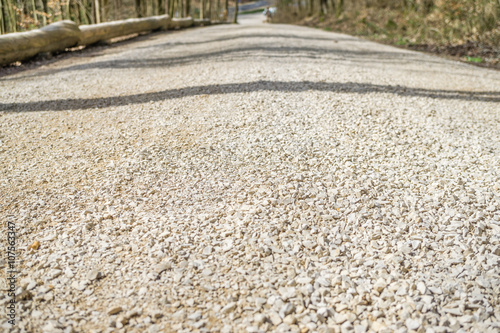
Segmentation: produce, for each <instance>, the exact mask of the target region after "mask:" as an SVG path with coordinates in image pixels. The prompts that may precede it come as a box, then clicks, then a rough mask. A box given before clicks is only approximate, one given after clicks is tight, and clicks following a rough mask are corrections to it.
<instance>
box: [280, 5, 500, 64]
mask: <svg viewBox="0 0 500 333" xmlns="http://www.w3.org/2000/svg"><path fill="white" fill-rule="evenodd" d="M273 21H274V22H280V23H294V24H301V25H307V26H313V27H317V28H322V29H325V30H329V31H338V32H343V33H348V34H352V35H357V36H363V37H365V38H369V39H372V40H376V41H379V42H384V43H389V44H393V45H398V46H403V47H408V48H412V49H417V50H421V51H427V52H432V53H440V54H443V55H447V56H451V57H454V58H458V59H460V60H463V61H468V62H472V63H476V64H484V65H488V66H490V67H496V68H500V0H279V1H278V11H277V14H276V16H275V17H274V18H273Z"/></svg>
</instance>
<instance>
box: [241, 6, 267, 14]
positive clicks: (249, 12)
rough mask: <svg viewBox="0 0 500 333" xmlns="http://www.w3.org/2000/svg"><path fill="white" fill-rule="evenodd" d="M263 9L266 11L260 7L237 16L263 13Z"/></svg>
mask: <svg viewBox="0 0 500 333" xmlns="http://www.w3.org/2000/svg"><path fill="white" fill-rule="evenodd" d="M264 9H266V8H265V7H262V8H257V9H252V10H247V11H244V12H238V15H247V14H256V13H262V12H263V11H264Z"/></svg>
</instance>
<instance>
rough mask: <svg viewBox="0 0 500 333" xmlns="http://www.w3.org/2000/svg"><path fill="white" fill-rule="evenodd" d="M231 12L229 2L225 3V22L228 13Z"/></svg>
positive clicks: (227, 0)
mask: <svg viewBox="0 0 500 333" xmlns="http://www.w3.org/2000/svg"><path fill="white" fill-rule="evenodd" d="M228 10H229V0H226V2H225V3H224V21H225V22H227V13H228Z"/></svg>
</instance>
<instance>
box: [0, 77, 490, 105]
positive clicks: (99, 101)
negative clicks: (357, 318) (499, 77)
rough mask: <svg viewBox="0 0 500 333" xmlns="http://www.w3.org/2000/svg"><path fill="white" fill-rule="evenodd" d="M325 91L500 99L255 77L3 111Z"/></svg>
mask: <svg viewBox="0 0 500 333" xmlns="http://www.w3.org/2000/svg"><path fill="white" fill-rule="evenodd" d="M309 90H314V91H324V92H334V93H354V94H368V93H386V94H394V95H398V96H412V97H427V98H433V99H445V100H464V101H468V100H471V101H481V102H496V103H498V102H500V92H494V91H480V92H467V91H454V90H432V89H422V88H408V87H403V86H390V85H377V84H370V83H354V82H345V83H336V82H311V81H299V82H297V81H262V80H261V81H254V82H247V83H227V84H214V85H204V86H194V87H186V88H177V89H168V90H164V91H159V92H149V93H141V94H133V95H128V96H111V97H99V98H88V99H85V98H78V99H75V98H70V99H56V100H48V101H40V102H26V103H11V104H7V103H0V111H2V112H27V111H69V110H82V109H96V108H97V109H100V108H105V107H110V106H124V105H133V104H142V103H147V102H157V101H164V100H169V99H176V98H182V97H188V96H198V95H220V94H233V93H248V92H258V91H271V92H273V91H274V92H285V93H286V92H304V91H309Z"/></svg>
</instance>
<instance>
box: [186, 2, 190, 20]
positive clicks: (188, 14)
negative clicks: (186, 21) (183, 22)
mask: <svg viewBox="0 0 500 333" xmlns="http://www.w3.org/2000/svg"><path fill="white" fill-rule="evenodd" d="M190 14H191V0H186V16H187V17H189V16H191V15H190Z"/></svg>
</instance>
